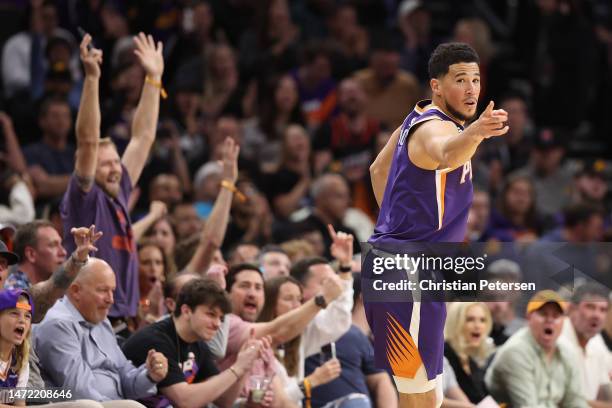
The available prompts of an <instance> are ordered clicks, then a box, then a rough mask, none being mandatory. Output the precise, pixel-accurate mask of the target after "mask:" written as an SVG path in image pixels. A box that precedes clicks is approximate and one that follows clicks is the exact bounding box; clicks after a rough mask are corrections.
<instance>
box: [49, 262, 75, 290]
mask: <svg viewBox="0 0 612 408" xmlns="http://www.w3.org/2000/svg"><path fill="white" fill-rule="evenodd" d="M66 269H67V266H66V264H63V265H60V267H59V268H57V269H56V270H55V272H53V275H52V276H51V279H53V286H54V289H55V288H57V289H62V290H66V289H68V286H70V283H71V282H72V279H73V278H74V276H72V277H71V276H68V274H67V273H66Z"/></svg>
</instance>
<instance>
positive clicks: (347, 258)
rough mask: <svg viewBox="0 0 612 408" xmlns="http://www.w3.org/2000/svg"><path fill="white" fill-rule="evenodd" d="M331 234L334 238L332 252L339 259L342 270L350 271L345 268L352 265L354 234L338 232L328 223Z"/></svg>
mask: <svg viewBox="0 0 612 408" xmlns="http://www.w3.org/2000/svg"><path fill="white" fill-rule="evenodd" d="M327 229H328V231H329V236H330V237H331V238H332V244H331V246H330V252H331V254H332V256H333V257H334V258H335V259H336V260H337V261H338V263H339V266H340V268H341V271H342V272H350V269H349V270H348V271H346V270H344V269H347V268H350V267H351V263H352V262H353V239H354V238H353V235H352V234H347V233H346V232H342V231H340V232H336V230H335V229H334V227H333V226H332V225H331V224H327Z"/></svg>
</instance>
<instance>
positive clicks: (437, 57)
mask: <svg viewBox="0 0 612 408" xmlns="http://www.w3.org/2000/svg"><path fill="white" fill-rule="evenodd" d="M460 62H475V63H477V64H480V58H479V57H478V54H477V53H476V51H474V49H473V48H472V47H470V46H469V45H468V44H465V43H457V42H452V43H444V44H440V45H438V46H437V47H436V49H435V50H434V52H433V53H432V54H431V57H429V64H428V70H429V77H430V78H440V77H442V76H444V75H446V74H447V73H448V67H450V66H451V65H453V64H458V63H460Z"/></svg>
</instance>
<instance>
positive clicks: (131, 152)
mask: <svg viewBox="0 0 612 408" xmlns="http://www.w3.org/2000/svg"><path fill="white" fill-rule="evenodd" d="M90 44H91V37H90V36H89V35H86V36H85V37H84V39H83V41H82V42H81V46H80V53H81V61H82V62H83V66H84V69H85V81H84V84H83V94H82V96H81V105H80V107H79V113H78V116H77V122H76V136H77V151H76V165H75V170H74V174H73V175H72V177H71V180H70V183H69V185H68V190H67V191H66V193H65V194H64V198H63V200H62V204H61V209H60V210H61V215H62V219H63V221H64V236H68V235H69V233H70V229H71V228H72V227H75V226H80V225H91V224H95V225H96V226H97V227H98V228H99V229H100V230H103V231H104V236H103V237H102V238H101V239H100V242H99V244H98V248H99V251H98V252H97V253H96V256H97V257H99V258H102V259H104V260H105V261H106V262H107V263H108V264H109V265H110V266H111V268H112V269H113V271H114V272H115V275H116V281H117V288H116V290H115V292H114V304H113V306H112V308H111V310H110V313H109V315H110V316H111V318H115V319H117V318H126V317H129V316H136V313H137V311H138V300H139V298H140V296H139V293H138V292H139V291H138V265H137V254H136V244H135V242H134V237H133V232H132V224H131V221H130V217H129V213H128V208H127V202H128V197H129V196H130V193H131V191H132V188H133V187H134V186H135V185H136V183H137V182H138V178H139V177H140V174H141V172H142V169H143V167H144V164H145V161H146V160H147V157H148V154H149V150H150V149H151V146H152V145H153V142H154V140H155V131H156V128H157V118H158V115H159V97H160V91H161V76H162V73H163V71H164V60H163V56H162V44H161V42H158V43H157V44H156V43H155V42H154V41H153V37H151V36H150V35H149V36H145V35H144V34H143V33H140V34H139V35H138V36H135V37H134V45H135V50H134V54H135V55H136V57H137V59H138V61H139V62H140V65H141V66H142V69H143V70H142V72H143V75H146V77H144V78H143V88H142V94H141V97H140V101H139V102H138V107H137V108H136V111H135V113H134V119H133V122H132V129H131V140H130V143H129V144H128V146H127V148H126V150H125V153H124V154H123V157H119V154H118V152H117V149H116V146H115V145H114V143H113V142H112V141H111V140H110V139H106V138H104V139H100V106H99V95H98V93H99V84H98V83H99V79H100V64H101V62H102V51H100V50H98V49H95V48H92V47H91V46H90ZM65 242H66V249H67V250H68V252H72V251H73V250H74V248H73V247H72V246H73V243H72V240H69V239H66V240H65Z"/></svg>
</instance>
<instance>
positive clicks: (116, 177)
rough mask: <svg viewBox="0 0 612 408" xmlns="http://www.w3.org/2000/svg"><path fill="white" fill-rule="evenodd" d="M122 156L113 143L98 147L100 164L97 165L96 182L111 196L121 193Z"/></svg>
mask: <svg viewBox="0 0 612 408" xmlns="http://www.w3.org/2000/svg"><path fill="white" fill-rule="evenodd" d="M122 172H123V170H122V168H121V158H120V157H119V153H117V149H115V147H114V146H112V145H102V146H100V147H99V148H98V165H97V167H96V183H98V185H99V186H100V187H101V188H102V190H104V191H105V192H106V193H107V194H108V195H110V196H111V197H115V198H116V197H117V196H118V195H119V189H120V184H119V183H120V182H121V174H122Z"/></svg>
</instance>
